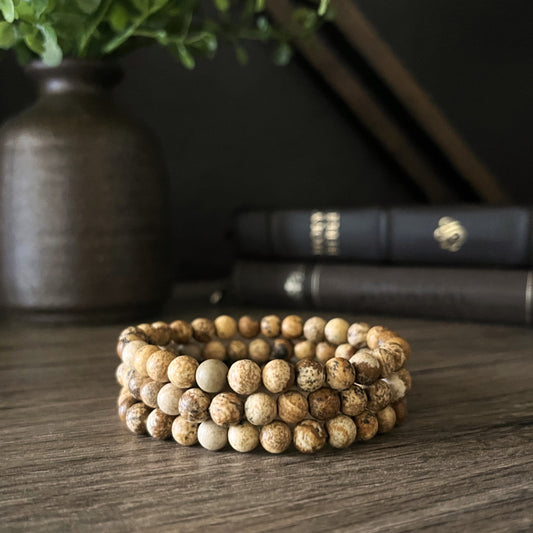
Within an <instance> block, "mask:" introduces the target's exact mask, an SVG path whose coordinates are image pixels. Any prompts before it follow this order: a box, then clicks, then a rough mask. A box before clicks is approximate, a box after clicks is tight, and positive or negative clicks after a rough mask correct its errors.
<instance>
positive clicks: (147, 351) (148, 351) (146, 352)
mask: <svg viewBox="0 0 533 533" xmlns="http://www.w3.org/2000/svg"><path fill="white" fill-rule="evenodd" d="M159 350H160V348H159V346H154V345H153V344H145V345H144V346H141V347H140V348H139V349H138V350H137V351H136V352H135V356H134V359H133V366H134V368H135V370H136V371H137V372H138V373H139V374H140V375H141V376H148V372H147V371H146V363H147V362H148V359H150V356H151V355H152V354H153V353H155V352H158V351H159Z"/></svg>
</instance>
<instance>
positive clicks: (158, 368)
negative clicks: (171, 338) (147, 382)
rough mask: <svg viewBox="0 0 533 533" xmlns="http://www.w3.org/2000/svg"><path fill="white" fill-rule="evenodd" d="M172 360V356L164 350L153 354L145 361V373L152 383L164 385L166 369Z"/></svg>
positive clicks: (166, 378)
mask: <svg viewBox="0 0 533 533" xmlns="http://www.w3.org/2000/svg"><path fill="white" fill-rule="evenodd" d="M174 358H175V356H174V354H173V353H171V352H168V351H166V350H159V351H158V352H155V353H153V354H152V355H151V356H150V357H149V358H148V360H147V361H146V373H147V374H148V376H150V378H152V379H153V380H154V381H160V382H162V383H166V382H167V381H168V374H167V372H168V367H169V365H170V363H171V362H172V361H173V360H174Z"/></svg>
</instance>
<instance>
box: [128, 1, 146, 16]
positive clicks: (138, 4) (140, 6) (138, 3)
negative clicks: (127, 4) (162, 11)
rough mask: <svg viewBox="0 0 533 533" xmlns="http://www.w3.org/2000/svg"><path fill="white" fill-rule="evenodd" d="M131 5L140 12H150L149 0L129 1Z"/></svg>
mask: <svg viewBox="0 0 533 533" xmlns="http://www.w3.org/2000/svg"><path fill="white" fill-rule="evenodd" d="M131 3H132V4H133V5H134V6H135V7H136V8H137V9H138V10H139V11H140V12H141V13H147V12H148V11H149V10H150V0H131Z"/></svg>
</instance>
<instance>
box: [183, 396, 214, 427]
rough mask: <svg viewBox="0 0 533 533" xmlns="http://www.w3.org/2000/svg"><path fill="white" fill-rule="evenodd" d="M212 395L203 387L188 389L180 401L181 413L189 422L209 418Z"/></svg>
mask: <svg viewBox="0 0 533 533" xmlns="http://www.w3.org/2000/svg"><path fill="white" fill-rule="evenodd" d="M210 403H211V397H210V396H209V395H208V394H207V393H205V392H204V391H203V390H202V389H198V388H194V389H188V390H186V391H185V392H184V393H183V394H182V395H181V398H180V401H179V414H180V415H181V416H182V417H183V418H185V420H188V421H189V422H203V421H204V420H207V419H208V418H209V404H210Z"/></svg>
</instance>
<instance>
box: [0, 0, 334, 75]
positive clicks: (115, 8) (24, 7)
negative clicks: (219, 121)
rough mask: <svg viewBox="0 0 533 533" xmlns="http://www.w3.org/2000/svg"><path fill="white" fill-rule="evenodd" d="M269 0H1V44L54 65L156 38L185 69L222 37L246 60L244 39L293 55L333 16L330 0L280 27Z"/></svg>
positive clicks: (278, 54)
mask: <svg viewBox="0 0 533 533" xmlns="http://www.w3.org/2000/svg"><path fill="white" fill-rule="evenodd" d="M265 4H266V0H203V1H201V0H0V48H1V49H4V50H8V49H13V50H14V51H15V52H16V54H17V57H18V59H19V61H20V62H21V63H25V62H28V61H30V60H31V59H35V58H40V59H42V60H43V61H44V62H45V63H47V64H49V65H57V64H59V63H60V62H61V61H62V59H63V57H65V56H66V57H79V58H100V57H103V56H106V55H110V54H114V53H117V52H119V51H123V50H128V49H130V48H133V47H136V46H142V45H146V44H149V43H151V42H156V43H158V44H160V45H163V46H165V47H166V48H167V49H168V50H169V51H170V52H171V53H172V54H173V55H175V56H176V57H177V58H178V59H179V61H180V62H181V64H182V65H183V66H184V67H186V68H193V67H194V66H195V59H196V58H197V57H202V56H204V57H212V56H213V55H214V54H215V52H216V50H217V48H218V44H219V42H227V43H230V44H232V45H233V46H234V47H235V51H236V55H237V58H238V60H239V61H241V62H242V63H245V62H246V60H247V52H246V49H245V48H244V47H243V45H242V42H243V41H246V40H260V41H271V40H272V41H275V42H276V43H277V45H276V49H275V51H274V59H275V61H276V62H277V63H280V64H284V63H286V62H287V61H288V60H289V58H290V45H289V40H290V38H291V37H293V36H294V35H295V34H298V35H300V36H301V35H306V34H309V33H312V32H313V31H314V30H315V29H316V27H317V26H318V25H319V24H320V22H321V21H322V20H323V19H324V17H325V16H326V14H327V11H328V10H327V7H328V0H318V4H317V5H315V6H313V7H299V8H298V9H296V10H295V11H294V14H295V17H294V25H293V27H291V28H289V29H287V28H285V29H281V28H279V27H277V26H276V25H275V24H272V23H271V22H270V21H269V19H268V17H267V16H266V14H265V9H266V5H265Z"/></svg>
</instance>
